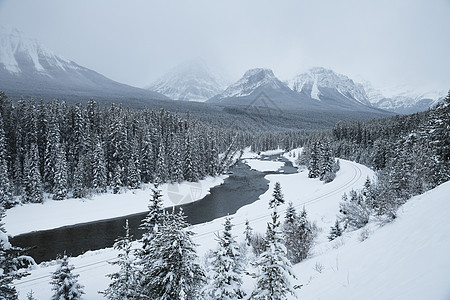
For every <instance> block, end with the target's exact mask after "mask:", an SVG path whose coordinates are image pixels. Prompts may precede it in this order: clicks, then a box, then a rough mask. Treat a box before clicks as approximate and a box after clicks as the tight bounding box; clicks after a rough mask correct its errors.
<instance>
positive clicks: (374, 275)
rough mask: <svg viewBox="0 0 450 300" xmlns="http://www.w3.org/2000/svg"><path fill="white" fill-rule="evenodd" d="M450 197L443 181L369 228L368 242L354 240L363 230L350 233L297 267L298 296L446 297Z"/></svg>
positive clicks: (449, 264)
mask: <svg viewBox="0 0 450 300" xmlns="http://www.w3.org/2000/svg"><path fill="white" fill-rule="evenodd" d="M449 195H450V182H447V183H445V184H442V185H441V186H439V187H437V188H435V189H433V190H431V191H429V192H427V193H425V194H423V195H420V196H416V197H414V198H413V199H411V200H410V201H409V202H408V203H406V204H405V205H404V206H403V207H402V208H401V209H400V215H399V218H398V219H397V220H396V221H395V222H394V223H392V224H388V225H386V226H384V227H382V228H377V227H373V228H372V230H373V232H372V233H370V234H369V238H368V239H367V240H365V241H363V242H360V241H359V240H360V233H361V231H362V230H364V229H362V230H360V231H358V232H353V233H352V234H348V235H346V236H345V237H344V238H343V239H341V240H337V241H334V242H331V243H330V249H329V250H328V251H326V253H324V254H322V255H315V256H313V257H311V258H310V259H308V260H307V261H304V262H302V263H300V264H298V265H296V266H295V272H296V274H297V276H298V277H299V279H300V281H301V282H302V283H303V284H304V286H303V288H302V289H301V291H300V292H299V294H300V295H302V298H303V299H321V300H325V299H333V300H336V299H374V300H375V299H397V300H398V299H405V300H409V299H424V300H425V299H434V300H439V299H442V300H446V299H450V254H449V253H450V252H449V251H450V234H449V232H450V222H449V220H450V201H449ZM339 245H341V247H339ZM333 246H334V247H335V248H337V249H333ZM320 266H322V269H323V270H322V271H321V272H319V271H318V269H320V268H321V267H320Z"/></svg>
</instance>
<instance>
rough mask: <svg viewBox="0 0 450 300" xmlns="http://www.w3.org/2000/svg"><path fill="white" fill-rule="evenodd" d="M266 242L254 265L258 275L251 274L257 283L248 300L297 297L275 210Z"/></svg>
mask: <svg viewBox="0 0 450 300" xmlns="http://www.w3.org/2000/svg"><path fill="white" fill-rule="evenodd" d="M266 242H267V245H266V250H265V251H264V252H263V253H262V254H261V256H260V257H259V259H258V260H257V261H256V262H255V263H254V266H255V267H257V268H258V269H259V273H258V274H253V277H254V278H256V279H257V283H256V288H255V290H254V291H253V293H252V294H251V297H250V299H264V300H281V299H287V295H288V294H291V295H292V296H294V297H297V296H296V294H295V291H294V286H293V285H292V282H291V280H292V279H291V278H294V279H295V275H294V274H293V272H292V265H291V263H290V262H289V260H288V259H287V257H286V250H285V247H284V245H283V236H282V233H281V231H280V221H279V220H278V213H277V211H276V208H275V209H274V210H273V212H272V221H271V222H269V223H267V231H266Z"/></svg>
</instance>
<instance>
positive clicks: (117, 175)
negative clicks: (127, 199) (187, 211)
mask: <svg viewBox="0 0 450 300" xmlns="http://www.w3.org/2000/svg"><path fill="white" fill-rule="evenodd" d="M122 172H123V168H122V167H121V166H120V164H117V165H116V168H115V169H114V176H113V193H114V194H119V193H120V188H121V187H122V185H123V184H122Z"/></svg>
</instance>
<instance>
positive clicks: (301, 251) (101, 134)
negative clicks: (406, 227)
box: [0, 93, 450, 299]
mask: <svg viewBox="0 0 450 300" xmlns="http://www.w3.org/2000/svg"><path fill="white" fill-rule="evenodd" d="M1 117H2V118H1V119H0V147H1V148H0V150H1V151H0V192H1V193H0V197H1V199H0V200H1V204H2V208H1V209H2V216H3V212H4V211H5V209H8V208H10V207H12V206H14V205H17V204H21V203H22V204H23V203H29V202H31V203H37V202H43V201H45V199H46V197H52V198H53V199H54V200H63V199H65V198H67V197H74V198H77V197H78V198H83V197H85V196H86V195H88V194H90V193H120V192H121V190H123V189H137V188H139V187H140V185H141V184H142V183H155V187H154V188H153V192H152V195H151V199H150V204H149V213H148V216H147V218H146V219H144V220H143V222H142V224H141V228H142V230H143V231H144V235H143V238H142V239H141V240H140V241H139V243H138V244H136V243H134V244H133V243H132V241H133V239H132V237H131V236H130V235H129V232H128V226H127V225H126V226H125V232H124V236H123V237H120V238H118V240H117V242H116V243H115V245H114V248H115V249H116V251H117V253H118V255H117V259H115V260H113V261H112V262H111V263H112V264H114V265H115V266H116V268H115V272H113V273H111V274H109V275H108V278H109V279H110V284H109V286H108V288H107V289H105V290H103V291H100V292H101V295H102V296H104V297H105V298H106V299H290V297H296V296H297V295H301V291H302V285H305V284H307V282H299V280H298V278H297V277H298V276H297V273H296V272H295V270H296V267H295V265H296V264H300V265H301V262H302V261H303V260H306V259H307V258H309V257H310V255H311V252H310V250H311V249H312V247H313V246H314V245H315V243H316V240H317V239H318V236H319V234H320V233H321V232H322V236H323V235H324V234H325V235H326V236H327V238H328V239H329V240H330V241H334V240H336V239H339V237H341V236H342V235H343V234H344V233H345V232H352V231H354V230H358V229H360V228H364V227H365V226H367V224H369V223H370V221H371V220H373V219H377V220H378V221H381V222H380V223H382V224H388V223H391V222H393V221H395V220H396V219H397V218H398V216H399V208H400V207H401V206H402V205H404V204H405V203H406V202H407V201H408V199H410V198H411V197H412V196H415V195H420V194H423V193H424V192H426V191H428V190H431V189H433V188H435V187H437V186H439V185H441V184H443V183H445V182H447V181H448V180H449V179H450V163H449V159H450V136H449V134H450V93H449V95H448V96H447V98H446V99H445V101H444V102H443V103H441V104H438V105H437V106H436V107H435V108H433V109H430V110H428V111H426V112H422V113H416V114H413V115H406V116H395V117H390V118H385V119H377V120H371V121H364V122H363V121H342V122H339V123H338V124H336V125H335V126H334V128H333V129H332V130H328V131H326V130H325V131H308V132H306V131H297V132H295V131H285V132H264V133H263V132H258V131H256V130H243V129H242V128H240V129H233V130H231V129H223V128H216V127H213V126H210V125H208V124H204V123H202V122H199V121H197V120H195V119H191V118H190V117H189V116H178V115H177V114H172V113H169V112H166V111H163V110H161V111H149V110H130V109H128V108H126V107H123V106H117V105H111V106H105V107H100V106H99V105H98V104H96V102H95V101H93V100H91V101H90V102H89V103H88V104H87V105H86V106H83V105H74V106H67V105H66V104H64V103H63V102H57V101H53V102H50V103H36V102H34V101H33V100H28V101H19V102H17V103H12V102H10V101H8V100H7V98H6V97H5V96H4V95H3V94H2V95H1ZM246 147H251V149H252V150H253V151H254V152H259V151H264V150H269V149H277V148H280V149H284V151H286V153H290V151H291V150H293V149H297V148H298V147H303V151H301V154H299V153H300V151H295V152H294V154H293V156H292V157H291V159H292V161H293V162H295V164H296V165H297V166H299V167H301V166H305V167H306V168H308V176H307V177H309V178H310V180H314V178H318V179H319V180H321V181H323V183H321V184H322V185H323V184H330V183H331V182H332V181H333V180H334V179H335V178H336V176H338V175H337V174H338V172H339V169H340V163H339V160H336V158H341V159H346V160H351V161H356V162H359V163H361V164H364V165H366V166H368V167H370V168H372V169H373V171H374V172H375V174H376V176H374V177H372V178H367V179H366V180H365V183H364V185H363V187H362V188H360V189H352V190H350V191H349V192H348V194H347V193H345V194H343V195H342V201H341V202H340V203H339V210H338V211H336V212H335V213H336V215H337V218H336V219H335V220H333V222H332V223H333V224H332V225H333V226H330V227H331V228H326V229H325V230H326V231H327V232H326V233H323V230H324V229H323V228H319V227H318V226H317V225H316V224H315V223H314V222H312V221H311V220H310V219H309V217H308V211H307V210H306V209H305V207H303V208H302V209H298V207H297V208H296V207H295V206H294V205H293V204H292V203H290V201H289V199H285V198H286V197H285V196H284V195H283V186H282V185H280V184H279V183H275V185H274V189H273V190H272V191H270V192H271V193H272V195H271V197H270V201H269V203H268V204H269V205H267V208H266V209H267V210H268V211H269V212H270V218H269V220H268V222H266V230H265V233H261V232H253V229H252V228H251V226H252V224H251V222H250V223H249V222H247V223H246V227H245V242H244V243H240V242H238V240H241V239H240V238H239V239H238V238H237V237H236V236H234V235H233V233H232V227H233V226H234V225H233V220H232V218H226V219H225V221H224V223H223V228H222V229H221V230H220V231H218V233H217V236H216V241H217V245H215V248H214V249H211V251H209V252H207V254H206V256H205V258H204V259H203V260H204V261H202V258H201V257H200V256H199V255H198V253H197V250H196V247H197V245H196V244H195V243H194V241H193V236H194V232H193V231H192V230H191V228H190V226H189V224H188V223H187V222H186V221H185V216H184V214H183V211H182V210H181V211H180V210H174V211H173V212H172V213H168V212H165V211H164V210H163V207H162V204H161V199H160V198H161V191H160V190H159V189H158V184H159V183H163V182H181V181H185V180H187V181H198V180H200V179H202V178H204V177H205V176H216V175H218V174H221V173H223V172H225V171H226V170H228V168H229V167H230V166H231V165H232V164H233V163H234V162H235V160H236V159H237V158H238V157H239V156H240V155H242V153H243V150H244V148H246ZM285 200H288V201H285ZM280 207H282V208H283V209H280ZM1 226H2V227H1V237H2V239H1V248H0V250H1V252H0V266H1V268H2V270H3V272H1V274H0V286H1V290H0V292H1V293H3V294H1V296H2V297H3V298H5V299H17V297H18V296H17V291H16V289H15V288H14V280H16V279H18V278H20V277H22V276H25V275H26V273H23V272H20V271H19V270H18V269H19V268H20V267H24V266H27V265H28V264H30V263H31V264H32V260H31V259H29V258H28V257H26V256H23V255H22V251H21V250H20V249H17V248H14V247H13V246H12V245H11V244H10V243H9V242H8V239H7V236H6V231H5V229H4V228H3V225H1ZM366 233H367V236H365V237H364V234H362V235H361V237H362V238H361V239H362V240H364V239H366V238H367V237H368V235H369V233H368V232H366ZM60 264H61V265H60V266H59V267H58V268H57V269H56V271H55V272H54V274H53V275H52V276H53V281H52V285H53V286H54V295H55V296H54V298H53V299H83V298H82V297H83V292H82V291H83V286H82V285H80V284H79V283H78V281H77V275H74V274H72V271H74V270H75V271H76V269H74V268H73V267H72V266H70V264H69V262H68V259H67V257H63V259H62V260H60ZM316 269H317V270H316V271H317V272H318V273H321V271H322V270H321V269H322V267H321V266H320V265H316ZM63 273H64V274H63ZM62 277H65V278H68V279H67V280H61V279H60V278H62ZM248 278H252V281H249V279H248ZM248 282H253V283H254V286H253V287H250V288H249V287H248V286H247V284H248ZM83 284H85V285H88V284H89V282H86V283H83ZM64 285H66V286H64ZM65 291H71V293H72V294H70V295H69V294H67V293H68V292H67V293H66V292H65ZM64 293H66V294H65V296H60V295H62V294H64ZM58 297H63V298H58ZM64 297H65V298H64ZM300 297H301V296H300ZM28 299H34V298H33V295H32V294H31V293H30V294H29V295H28Z"/></svg>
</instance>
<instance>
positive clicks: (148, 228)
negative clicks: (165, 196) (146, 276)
mask: <svg viewBox="0 0 450 300" xmlns="http://www.w3.org/2000/svg"><path fill="white" fill-rule="evenodd" d="M163 219H164V207H163V200H162V194H161V190H160V189H159V185H158V183H155V184H154V186H153V188H152V199H151V200H150V203H149V205H148V214H147V216H146V217H145V218H144V219H143V220H142V223H141V226H140V227H139V229H140V230H142V231H143V232H144V233H143V234H142V239H141V241H142V245H143V246H142V250H143V253H141V254H140V255H139V256H140V257H142V256H143V255H144V256H145V255H147V254H148V253H149V251H150V249H148V247H149V245H150V242H151V240H152V239H153V237H154V235H155V233H156V232H157V231H158V229H159V227H160V226H161V225H162V223H163Z"/></svg>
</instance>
